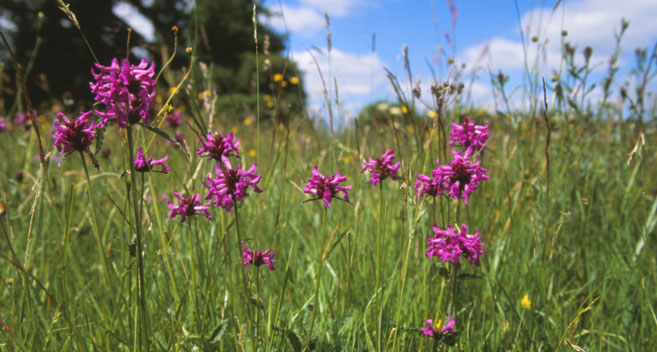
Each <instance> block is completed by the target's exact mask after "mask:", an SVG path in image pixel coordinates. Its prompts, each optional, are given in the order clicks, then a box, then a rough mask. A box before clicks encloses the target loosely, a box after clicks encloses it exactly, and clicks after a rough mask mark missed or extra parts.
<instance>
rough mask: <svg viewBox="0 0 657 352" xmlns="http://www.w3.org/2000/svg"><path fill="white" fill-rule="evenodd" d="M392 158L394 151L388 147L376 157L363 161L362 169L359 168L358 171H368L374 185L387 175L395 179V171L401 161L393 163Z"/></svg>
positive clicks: (397, 169)
mask: <svg viewBox="0 0 657 352" xmlns="http://www.w3.org/2000/svg"><path fill="white" fill-rule="evenodd" d="M394 158H395V151H394V150H393V149H390V150H388V151H387V152H385V153H383V155H381V156H380V157H378V158H376V159H372V158H370V160H369V161H367V162H365V161H363V165H364V166H363V168H362V169H360V173H363V172H364V171H365V170H367V171H369V172H370V174H371V175H372V177H371V178H370V181H371V182H372V186H376V185H377V183H379V182H381V181H383V180H385V179H386V178H387V177H390V178H391V179H393V180H396V179H397V171H399V167H400V166H401V163H400V162H399V161H398V162H397V163H396V164H393V163H392V160H393V159H394Z"/></svg>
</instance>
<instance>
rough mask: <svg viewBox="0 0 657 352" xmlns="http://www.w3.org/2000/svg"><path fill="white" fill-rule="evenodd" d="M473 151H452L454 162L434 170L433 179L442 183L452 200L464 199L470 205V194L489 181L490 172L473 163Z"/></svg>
mask: <svg viewBox="0 0 657 352" xmlns="http://www.w3.org/2000/svg"><path fill="white" fill-rule="evenodd" d="M471 155H472V149H467V150H466V151H465V153H464V154H461V153H459V152H457V151H456V150H453V149H452V156H454V160H453V161H451V162H449V163H446V164H445V165H443V166H440V163H439V164H438V165H439V166H438V168H437V169H436V170H433V171H432V172H431V173H432V174H433V178H434V179H436V180H437V182H440V184H441V185H442V188H443V191H445V192H447V193H448V194H449V195H450V196H452V198H454V199H459V198H463V200H464V201H465V204H468V198H470V194H472V192H474V190H476V189H477V186H478V185H479V183H480V182H481V181H485V180H488V175H487V174H488V170H486V169H484V168H483V167H481V165H480V162H479V161H477V162H472V160H470V156H471Z"/></svg>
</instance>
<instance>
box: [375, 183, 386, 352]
mask: <svg viewBox="0 0 657 352" xmlns="http://www.w3.org/2000/svg"><path fill="white" fill-rule="evenodd" d="M378 227H379V229H378V231H377V234H376V290H379V288H380V287H381V286H380V285H381V266H382V261H381V257H382V254H381V237H382V236H383V231H385V226H384V224H383V182H380V183H379V222H378ZM382 296H383V288H381V292H380V293H379V294H377V306H378V307H377V308H378V311H379V318H378V319H377V322H376V332H377V335H376V349H377V351H381V338H382V336H381V320H382V319H381V318H382V314H383V297H382Z"/></svg>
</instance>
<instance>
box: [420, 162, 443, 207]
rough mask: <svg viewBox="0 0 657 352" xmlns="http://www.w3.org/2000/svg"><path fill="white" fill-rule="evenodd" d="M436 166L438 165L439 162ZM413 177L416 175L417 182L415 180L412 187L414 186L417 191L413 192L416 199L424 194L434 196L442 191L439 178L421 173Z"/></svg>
mask: <svg viewBox="0 0 657 352" xmlns="http://www.w3.org/2000/svg"><path fill="white" fill-rule="evenodd" d="M438 166H440V163H439V164H438ZM415 177H417V182H415V184H414V185H413V188H415V190H416V191H417V193H416V194H415V199H418V198H420V197H422V196H424V195H429V196H432V197H435V196H437V195H440V194H441V193H442V192H443V188H442V182H441V180H440V179H436V178H435V177H429V176H426V175H422V174H415Z"/></svg>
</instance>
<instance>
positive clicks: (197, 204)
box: [167, 192, 212, 222]
mask: <svg viewBox="0 0 657 352" xmlns="http://www.w3.org/2000/svg"><path fill="white" fill-rule="evenodd" d="M173 195H174V196H176V198H178V205H175V204H173V203H171V202H167V203H168V206H169V209H171V212H169V216H168V218H169V219H173V218H175V217H176V216H177V215H180V217H181V218H182V220H181V221H180V222H185V220H187V217H188V216H192V215H196V213H197V212H199V211H202V212H203V215H204V216H205V217H206V218H208V219H212V217H211V216H210V213H209V212H208V208H209V207H210V204H201V195H200V194H198V193H194V195H192V196H189V197H183V196H181V195H180V193H178V192H173Z"/></svg>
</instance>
